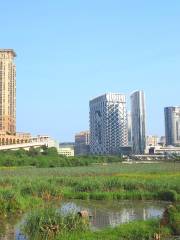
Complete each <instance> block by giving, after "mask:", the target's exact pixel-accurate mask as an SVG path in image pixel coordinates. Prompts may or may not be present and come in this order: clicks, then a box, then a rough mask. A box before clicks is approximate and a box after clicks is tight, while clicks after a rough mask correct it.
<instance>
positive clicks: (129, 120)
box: [127, 112, 132, 146]
mask: <svg viewBox="0 0 180 240" xmlns="http://www.w3.org/2000/svg"><path fill="white" fill-rule="evenodd" d="M127 119H128V145H129V146H132V119H131V112H128V118H127Z"/></svg>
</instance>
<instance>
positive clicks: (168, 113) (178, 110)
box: [164, 107, 180, 146]
mask: <svg viewBox="0 0 180 240" xmlns="http://www.w3.org/2000/svg"><path fill="white" fill-rule="evenodd" d="M164 115H165V132H166V145H167V146H168V145H172V146H180V107H166V108H165V109H164Z"/></svg>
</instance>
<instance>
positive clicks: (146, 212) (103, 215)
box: [61, 201, 167, 229]
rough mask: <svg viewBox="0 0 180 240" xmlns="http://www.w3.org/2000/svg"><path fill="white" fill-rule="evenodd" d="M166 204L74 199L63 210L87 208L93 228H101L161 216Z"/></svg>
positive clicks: (64, 204) (71, 210)
mask: <svg viewBox="0 0 180 240" xmlns="http://www.w3.org/2000/svg"><path fill="white" fill-rule="evenodd" d="M166 206H167V203H164V202H157V203H156V202H137V201H135V202H130V201H123V202H116V201H108V202H107V201H101V202H99V201H73V202H65V203H63V204H62V206H61V211H62V212H64V213H66V212H77V211H81V210H87V211H88V212H89V213H90V215H91V216H92V219H91V225H92V228H93V229H101V228H104V227H107V226H112V227H115V226H117V225H120V224H123V223H127V222H130V221H133V220H147V219H150V218H157V217H161V216H162V214H163V211H164V208H165V207H166Z"/></svg>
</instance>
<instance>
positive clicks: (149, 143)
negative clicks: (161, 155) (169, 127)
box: [146, 136, 159, 147]
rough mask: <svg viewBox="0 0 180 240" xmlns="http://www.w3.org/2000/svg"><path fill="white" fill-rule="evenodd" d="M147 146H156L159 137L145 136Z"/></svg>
mask: <svg viewBox="0 0 180 240" xmlns="http://www.w3.org/2000/svg"><path fill="white" fill-rule="evenodd" d="M146 143H147V146H154V147H155V146H158V143H159V137H158V136H147V138H146Z"/></svg>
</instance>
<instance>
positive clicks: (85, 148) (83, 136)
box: [75, 131, 90, 155]
mask: <svg viewBox="0 0 180 240" xmlns="http://www.w3.org/2000/svg"><path fill="white" fill-rule="evenodd" d="M89 140H90V133H89V131H84V132H80V133H77V134H76V135H75V155H88V154H89V152H90V147H89Z"/></svg>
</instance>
